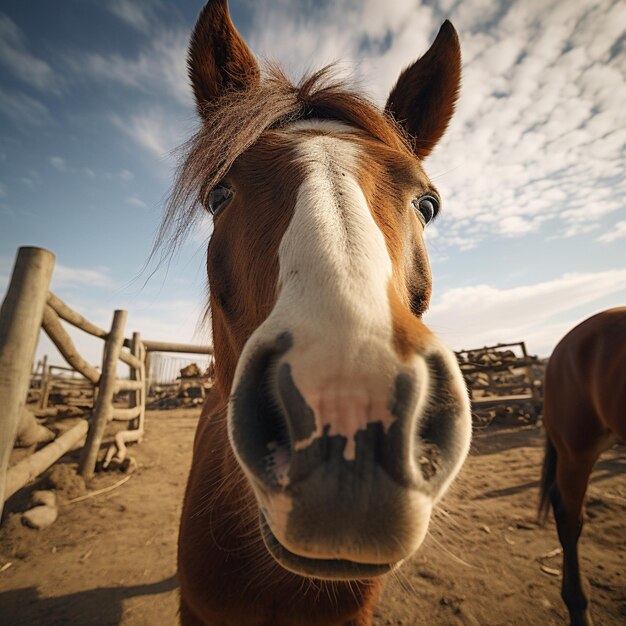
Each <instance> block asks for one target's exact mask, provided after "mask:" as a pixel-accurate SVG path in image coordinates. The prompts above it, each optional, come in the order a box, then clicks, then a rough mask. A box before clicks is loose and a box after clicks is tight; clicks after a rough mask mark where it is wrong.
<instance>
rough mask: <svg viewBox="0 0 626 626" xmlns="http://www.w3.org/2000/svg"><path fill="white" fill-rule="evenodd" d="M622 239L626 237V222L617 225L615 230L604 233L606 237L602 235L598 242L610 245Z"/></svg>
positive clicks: (614, 227)
mask: <svg viewBox="0 0 626 626" xmlns="http://www.w3.org/2000/svg"><path fill="white" fill-rule="evenodd" d="M622 237H626V220H622V221H620V222H617V224H615V226H613V230H610V231H608V232H606V233H604V235H600V237H598V239H597V241H602V242H604V243H609V242H611V241H615V240H616V239H621V238H622Z"/></svg>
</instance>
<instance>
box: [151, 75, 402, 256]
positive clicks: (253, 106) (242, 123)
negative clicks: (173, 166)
mask: <svg viewBox="0 0 626 626" xmlns="http://www.w3.org/2000/svg"><path fill="white" fill-rule="evenodd" d="M201 115H202V118H203V123H202V124H201V126H200V129H199V130H198V131H197V132H196V133H195V134H194V135H193V136H192V137H191V138H190V139H189V140H188V141H187V142H186V143H184V144H183V145H182V146H181V147H180V148H179V153H180V155H181V156H180V162H179V165H178V167H177V171H176V177H175V182H174V185H173V187H172V191H171V194H170V196H169V200H168V202H167V206H166V210H165V213H164V216H163V220H162V222H161V226H160V228H159V231H158V234H157V238H156V246H159V247H160V246H161V245H163V244H165V246H166V248H167V249H169V251H170V252H171V251H173V250H174V249H175V248H176V247H177V245H178V244H179V243H180V241H182V239H183V238H184V237H185V235H186V234H187V233H188V232H189V230H190V229H191V227H192V226H193V224H194V222H195V220H196V219H197V215H198V211H197V208H198V205H201V204H202V203H203V201H204V199H205V198H206V195H207V194H208V192H209V191H210V190H211V189H212V188H213V187H215V185H217V184H218V183H219V182H220V181H221V180H222V178H224V176H226V174H227V173H228V171H229V170H230V168H231V166H232V164H233V163H234V161H235V159H237V157H239V156H240V155H241V154H243V153H244V152H245V151H246V150H247V149H248V148H250V147H251V146H252V145H253V144H254V143H255V142H256V141H257V140H258V139H259V137H260V136H261V135H262V134H263V133H264V132H265V131H267V130H274V129H280V128H281V127H283V126H285V125H286V124H288V123H290V122H295V121H297V120H308V119H320V120H336V121H340V122H345V123H346V124H348V125H350V126H353V127H355V128H358V129H360V130H363V131H365V132H366V133H367V134H369V135H371V136H373V137H375V138H376V139H379V140H380V141H382V142H383V143H385V144H386V145H389V146H390V147H394V148H396V149H400V150H402V151H409V152H410V148H409V144H408V138H407V137H406V135H405V133H404V131H403V130H402V129H401V127H400V126H399V125H397V124H396V123H395V121H394V120H393V119H392V118H391V117H390V116H388V115H385V114H384V113H383V112H382V111H381V110H380V109H379V108H378V107H377V106H376V105H375V104H373V103H372V102H371V101H370V100H369V99H367V98H366V97H364V96H363V95H361V94H358V93H356V92H355V91H353V90H351V89H350V88H348V87H347V86H346V83H345V81H344V80H341V79H339V78H337V76H336V71H335V67H334V66H333V65H329V66H326V67H324V68H322V69H320V70H318V71H316V72H314V73H313V74H311V75H309V76H305V77H304V78H303V79H302V80H301V81H300V82H299V83H297V84H296V85H294V84H293V83H292V82H291V81H290V80H289V79H288V78H287V77H286V76H285V74H284V73H283V71H282V70H281V69H280V68H279V67H278V66H276V65H268V67H267V69H266V71H265V73H264V76H263V78H262V80H260V81H259V82H257V83H255V84H253V85H251V86H250V87H249V88H247V89H246V90H244V91H241V90H237V91H228V92H226V93H225V94H224V95H222V96H221V97H220V98H218V99H217V100H216V101H215V102H213V103H211V104H210V105H207V106H205V107H203V109H202V111H201Z"/></svg>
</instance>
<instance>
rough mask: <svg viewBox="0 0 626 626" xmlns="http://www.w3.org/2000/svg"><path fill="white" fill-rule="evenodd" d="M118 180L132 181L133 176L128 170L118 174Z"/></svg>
mask: <svg viewBox="0 0 626 626" xmlns="http://www.w3.org/2000/svg"><path fill="white" fill-rule="evenodd" d="M120 178H121V179H122V180H125V181H129V180H133V178H135V175H134V174H133V173H132V172H131V171H130V170H122V171H121V172H120Z"/></svg>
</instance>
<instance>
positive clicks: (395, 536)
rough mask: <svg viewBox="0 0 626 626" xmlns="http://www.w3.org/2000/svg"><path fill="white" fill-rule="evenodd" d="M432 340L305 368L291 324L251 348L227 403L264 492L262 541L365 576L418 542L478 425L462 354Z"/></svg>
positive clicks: (309, 565) (242, 457)
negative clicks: (370, 357)
mask: <svg viewBox="0 0 626 626" xmlns="http://www.w3.org/2000/svg"><path fill="white" fill-rule="evenodd" d="M433 341H434V342H435V343H434V344H433V347H432V349H430V350H429V352H428V353H427V354H424V355H416V356H415V358H413V359H411V361H410V363H402V362H399V361H397V360H394V361H393V363H390V362H387V363H383V364H381V363H380V362H378V363H376V362H373V363H371V364H369V365H367V366H363V367H361V366H358V367H352V366H349V365H347V366H336V365H333V364H329V366H328V368H326V371H320V368H319V367H310V366H311V364H312V363H313V361H314V359H313V361H312V360H311V359H309V360H308V366H307V358H306V355H305V356H302V353H301V352H299V351H298V350H297V346H295V345H294V339H293V335H292V334H291V333H289V332H282V333H280V334H278V335H277V336H276V337H275V339H274V340H273V341H271V342H267V341H263V342H252V343H251V344H250V345H249V346H246V348H247V349H244V353H243V354H242V358H241V360H240V364H239V367H238V371H237V374H236V376H235V383H234V385H233V393H232V396H231V400H230V404H229V432H230V437H231V443H232V445H233V449H234V451H235V454H236V456H237V458H238V460H239V462H240V464H241V466H242V468H243V469H244V471H245V473H246V475H247V477H248V479H249V481H250V483H251V485H252V487H253V490H254V493H255V495H256V498H257V502H258V504H259V511H260V520H261V533H262V536H263V539H264V541H265V545H266V547H267V549H268V550H269V552H270V553H271V554H272V555H273V556H274V558H275V559H276V560H277V561H278V562H279V563H280V564H281V565H283V566H284V567H285V568H286V569H289V570H291V571H294V572H296V573H299V574H302V575H307V576H313V577H318V578H329V579H333V578H335V579H336V578H340V579H354V578H367V577H371V576H375V575H379V574H384V573H385V572H387V571H389V570H390V569H391V568H393V567H394V566H395V565H397V564H398V563H400V562H401V561H402V560H404V559H406V558H407V557H408V556H410V555H411V554H413V553H414V552H415V551H416V550H417V548H418V547H419V546H420V544H421V543H422V541H423V539H424V537H425V535H426V532H427V529H428V523H429V519H430V514H431V510H432V507H433V505H434V504H435V503H436V501H437V500H438V499H439V498H440V497H441V495H442V494H443V492H444V491H445V489H446V488H447V486H448V485H449V483H450V482H451V481H452V479H453V478H454V476H455V475H456V473H457V472H458V469H459V468H460V466H461V464H462V462H463V460H464V459H465V456H466V454H467V449H468V446H469V431H470V418H469V415H470V413H469V404H468V399H467V392H466V390H465V386H464V384H463V381H462V378H461V376H460V372H459V370H458V366H457V364H456V360H454V357H453V356H451V355H450V353H449V352H448V351H447V349H446V348H444V347H443V346H441V345H440V344H439V343H438V342H437V340H436V339H434V340H433ZM388 361H389V359H388ZM303 362H304V365H303ZM303 372H304V374H303Z"/></svg>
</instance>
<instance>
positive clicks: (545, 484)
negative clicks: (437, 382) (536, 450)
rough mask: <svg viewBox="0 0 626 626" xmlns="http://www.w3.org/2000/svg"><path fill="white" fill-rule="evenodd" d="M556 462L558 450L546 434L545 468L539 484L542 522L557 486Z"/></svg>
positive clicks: (538, 512) (540, 519)
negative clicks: (551, 493) (551, 495)
mask: <svg viewBox="0 0 626 626" xmlns="http://www.w3.org/2000/svg"><path fill="white" fill-rule="evenodd" d="M556 462H557V452H556V448H555V447H554V444H553V443H552V441H551V439H550V437H549V436H548V435H546V447H545V452H544V455H543V468H542V471H541V483H540V485H539V508H538V511H537V517H538V520H539V522H540V523H544V522H545V521H546V518H547V516H548V509H549V508H550V492H551V491H552V490H553V489H554V488H556Z"/></svg>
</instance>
